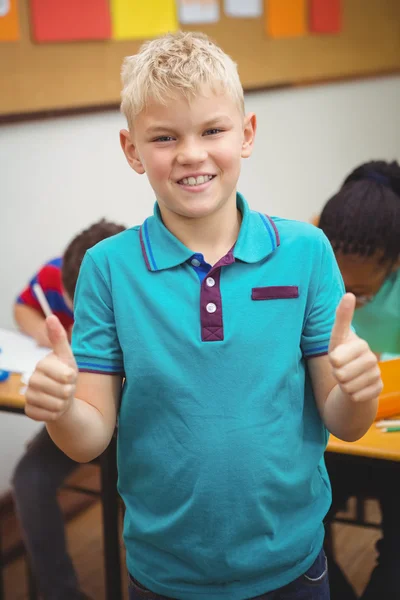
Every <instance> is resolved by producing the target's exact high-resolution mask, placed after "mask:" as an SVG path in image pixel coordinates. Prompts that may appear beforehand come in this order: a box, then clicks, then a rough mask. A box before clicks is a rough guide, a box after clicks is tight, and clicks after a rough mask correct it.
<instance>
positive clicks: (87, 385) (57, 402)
mask: <svg viewBox="0 0 400 600" xmlns="http://www.w3.org/2000/svg"><path fill="white" fill-rule="evenodd" d="M46 325H47V331H48V336H49V339H50V342H51V347H52V349H53V352H52V353H51V354H49V355H48V356H46V357H45V358H44V359H42V360H41V361H40V362H39V363H38V365H37V367H36V369H35V372H34V373H33V375H32V377H31V378H30V381H29V385H28V389H27V392H26V407H25V412H26V414H27V415H28V416H29V417H30V418H32V419H34V420H36V421H44V422H45V423H46V426H47V430H48V432H49V435H50V437H51V438H52V440H53V441H54V442H55V444H57V446H58V447H59V448H60V449H61V450H62V451H63V452H64V453H65V454H67V455H68V456H69V457H70V458H72V459H73V460H75V461H77V462H89V461H91V460H93V459H94V458H96V457H97V456H99V455H100V454H101V453H102V452H103V451H104V450H105V449H106V448H107V446H108V444H109V442H110V440H111V437H112V435H113V433H114V429H115V425H116V420H117V413H118V405H119V399H120V392H121V383H122V377H121V376H120V375H103V374H97V373H80V374H79V377H78V368H77V365H76V362H75V359H74V356H73V354H72V351H71V348H70V345H69V343H68V339H67V334H66V332H65V330H64V328H63V327H62V325H61V323H60V322H59V320H58V319H57V317H55V316H51V317H48V318H47V320H46Z"/></svg>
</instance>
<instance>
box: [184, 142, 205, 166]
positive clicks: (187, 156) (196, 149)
mask: <svg viewBox="0 0 400 600" xmlns="http://www.w3.org/2000/svg"><path fill="white" fill-rule="evenodd" d="M206 158H207V152H206V151H205V150H204V148H201V146H199V145H198V144H186V145H185V146H183V147H181V148H180V149H179V152H178V155H177V161H178V163H179V164H180V165H188V164H196V163H201V162H204V161H205V160H206Z"/></svg>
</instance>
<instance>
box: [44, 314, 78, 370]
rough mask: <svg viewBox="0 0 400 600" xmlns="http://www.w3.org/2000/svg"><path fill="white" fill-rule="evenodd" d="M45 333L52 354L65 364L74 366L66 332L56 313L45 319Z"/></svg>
mask: <svg viewBox="0 0 400 600" xmlns="http://www.w3.org/2000/svg"><path fill="white" fill-rule="evenodd" d="M46 327H47V335H48V337H49V340H50V343H51V347H52V348H53V352H54V354H55V355H56V356H57V357H58V358H59V359H60V360H62V361H63V362H64V363H66V364H67V365H71V366H75V365H76V363H75V359H74V355H73V354H72V350H71V346H70V345H69V342H68V337H67V332H66V331H65V329H64V327H63V326H62V325H61V323H60V321H59V319H58V317H56V315H50V316H49V317H47V319H46Z"/></svg>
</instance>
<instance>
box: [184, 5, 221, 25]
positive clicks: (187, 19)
mask: <svg viewBox="0 0 400 600" xmlns="http://www.w3.org/2000/svg"><path fill="white" fill-rule="evenodd" d="M178 6H179V22H180V23H182V25H191V24H196V23H216V22H217V21H219V2H218V0H179V2H178Z"/></svg>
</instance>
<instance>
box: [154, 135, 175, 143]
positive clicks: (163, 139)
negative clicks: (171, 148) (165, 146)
mask: <svg viewBox="0 0 400 600" xmlns="http://www.w3.org/2000/svg"><path fill="white" fill-rule="evenodd" d="M173 139H174V138H173V137H172V136H170V135H160V136H159V137H158V138H155V140H153V142H170V141H171V140H173Z"/></svg>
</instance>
